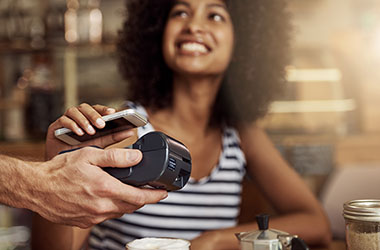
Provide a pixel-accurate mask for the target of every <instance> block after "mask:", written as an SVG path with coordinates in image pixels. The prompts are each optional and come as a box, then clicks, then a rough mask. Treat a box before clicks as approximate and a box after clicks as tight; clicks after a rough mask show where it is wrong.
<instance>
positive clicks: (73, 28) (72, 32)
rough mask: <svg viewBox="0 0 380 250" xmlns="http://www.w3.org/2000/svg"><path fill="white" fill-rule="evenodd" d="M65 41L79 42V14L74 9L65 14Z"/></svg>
mask: <svg viewBox="0 0 380 250" xmlns="http://www.w3.org/2000/svg"><path fill="white" fill-rule="evenodd" d="M65 39H66V41H67V42H69V43H75V42H76V41H77V40H78V32H77V12H76V11H75V10H73V9H68V10H67V11H66V13H65Z"/></svg>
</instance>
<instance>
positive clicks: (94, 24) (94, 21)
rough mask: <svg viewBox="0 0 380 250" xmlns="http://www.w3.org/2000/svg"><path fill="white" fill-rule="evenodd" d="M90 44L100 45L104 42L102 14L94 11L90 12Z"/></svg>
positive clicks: (97, 10) (96, 10)
mask: <svg viewBox="0 0 380 250" xmlns="http://www.w3.org/2000/svg"><path fill="white" fill-rule="evenodd" d="M89 33H90V42H92V43H100V42H101V41H102V12H101V11H100V10H99V9H93V10H91V12H90V31H89Z"/></svg>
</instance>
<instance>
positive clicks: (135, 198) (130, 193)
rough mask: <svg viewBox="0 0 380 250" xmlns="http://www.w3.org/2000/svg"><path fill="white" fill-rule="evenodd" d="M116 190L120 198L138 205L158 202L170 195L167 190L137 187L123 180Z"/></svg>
mask: <svg viewBox="0 0 380 250" xmlns="http://www.w3.org/2000/svg"><path fill="white" fill-rule="evenodd" d="M116 190H117V191H118V197H117V198H118V199H121V200H123V201H125V202H126V203H128V204H133V205H135V206H138V207H142V206H144V205H145V204H154V203H157V202H159V201H160V200H162V199H165V198H166V197H167V196H168V192H167V191H166V190H161V189H143V188H137V187H132V186H129V185H126V184H124V183H122V182H119V188H118V189H116Z"/></svg>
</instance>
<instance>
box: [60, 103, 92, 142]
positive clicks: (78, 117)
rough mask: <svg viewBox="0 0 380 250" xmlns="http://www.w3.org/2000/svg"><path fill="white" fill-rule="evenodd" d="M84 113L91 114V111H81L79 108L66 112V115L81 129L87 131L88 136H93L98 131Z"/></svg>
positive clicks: (72, 108)
mask: <svg viewBox="0 0 380 250" xmlns="http://www.w3.org/2000/svg"><path fill="white" fill-rule="evenodd" d="M91 109H92V108H91ZM83 112H89V111H87V110H85V109H83V108H82V110H79V108H76V107H71V108H69V109H68V110H67V111H66V112H65V115H66V116H67V117H69V118H70V119H72V120H73V121H74V122H76V123H77V124H78V125H79V127H80V128H82V129H83V130H85V131H86V132H87V133H88V134H90V135H93V134H95V132H96V131H95V129H94V128H93V127H92V126H91V124H90V121H89V120H88V119H87V116H86V114H85V113H83ZM95 112H96V111H95Z"/></svg>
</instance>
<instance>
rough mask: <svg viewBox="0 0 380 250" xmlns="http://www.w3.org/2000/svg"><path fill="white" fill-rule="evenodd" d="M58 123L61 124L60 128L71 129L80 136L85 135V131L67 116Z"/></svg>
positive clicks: (62, 117)
mask: <svg viewBox="0 0 380 250" xmlns="http://www.w3.org/2000/svg"><path fill="white" fill-rule="evenodd" d="M57 123H58V124H59V127H61V128H62V127H64V128H68V129H71V131H73V132H74V133H75V134H77V135H79V136H82V135H84V132H83V130H82V129H81V128H80V127H79V126H78V124H77V123H76V122H75V121H73V120H72V119H70V118H69V117H67V116H66V115H63V116H61V117H60V118H59V119H58V121H57Z"/></svg>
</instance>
